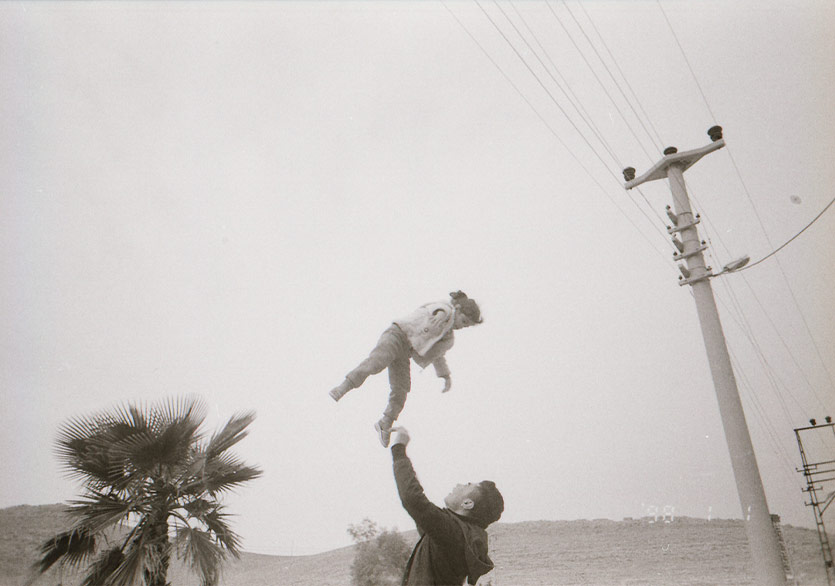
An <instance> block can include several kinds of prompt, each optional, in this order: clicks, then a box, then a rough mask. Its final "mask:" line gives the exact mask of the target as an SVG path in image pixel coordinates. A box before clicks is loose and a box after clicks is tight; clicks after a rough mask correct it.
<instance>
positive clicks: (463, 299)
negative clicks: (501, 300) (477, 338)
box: [449, 290, 482, 324]
mask: <svg viewBox="0 0 835 586" xmlns="http://www.w3.org/2000/svg"><path fill="white" fill-rule="evenodd" d="M449 296H450V298H452V304H453V305H457V306H458V308H459V309H460V310H461V313H463V314H464V315H466V316H467V317H468V318H470V319H471V320H472V321H473V322H474V323H477V324H480V323H481V322H482V319H481V309H479V307H478V303H476V302H475V300H473V299H470V298H469V297H467V294H466V293H464V292H463V291H460V290H459V291H453V292H452V293H450V294H449Z"/></svg>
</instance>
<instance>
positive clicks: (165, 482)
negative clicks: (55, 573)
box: [35, 398, 261, 586]
mask: <svg viewBox="0 0 835 586" xmlns="http://www.w3.org/2000/svg"><path fill="white" fill-rule="evenodd" d="M254 418H255V414H254V413H243V414H237V415H234V416H233V417H232V418H231V419H229V421H228V422H227V423H226V425H224V426H223V428H222V429H220V431H218V432H217V433H215V434H213V435H212V436H211V437H208V438H207V437H206V436H205V435H204V434H203V433H202V432H201V431H200V427H201V425H202V424H203V422H204V420H205V408H204V405H203V403H202V402H201V401H200V400H199V399H196V398H180V399H173V400H166V401H163V402H161V403H159V404H156V405H153V406H151V407H150V408H148V407H147V406H145V407H138V406H136V405H133V404H128V405H122V406H119V407H117V408H116V409H114V410H113V411H109V412H100V413H96V414H93V415H91V416H87V417H77V418H73V419H70V420H69V421H67V422H66V423H65V424H63V425H62V426H61V427H60V429H59V433H58V439H57V453H58V456H59V458H60V459H61V460H62V462H63V464H64V465H65V466H66V468H67V469H68V471H69V472H70V475H71V476H74V477H77V478H79V479H80V480H81V481H82V483H83V493H82V495H81V498H80V500H74V501H70V502H69V504H70V506H69V508H68V512H69V514H70V515H71V517H72V518H73V519H74V523H73V524H72V526H71V527H70V528H69V529H68V530H67V531H64V532H63V533H60V534H58V535H56V536H55V537H54V538H52V539H50V540H49V541H47V542H46V543H44V544H43V545H42V547H41V559H40V560H39V561H38V562H37V563H36V564H35V570H36V572H39V573H44V572H46V571H47V570H48V569H49V568H50V567H51V566H52V565H53V564H54V563H55V562H57V561H60V562H61V564H62V565H63V564H67V565H69V566H71V567H81V566H82V565H84V566H85V572H86V573H85V577H84V582H83V585H84V586H111V585H112V586H127V585H130V584H144V585H145V586H167V585H166V576H167V573H168V565H169V561H170V557H171V555H172V554H176V555H177V556H178V557H180V558H183V559H185V561H186V563H187V564H188V565H189V566H190V567H191V569H192V571H194V572H196V573H198V574H199V575H200V577H201V581H202V584H204V585H205V586H212V585H214V584H216V583H217V579H218V575H219V570H220V566H221V562H222V561H223V560H224V559H226V557H227V554H231V555H232V556H234V557H236V558H237V557H239V549H238V546H239V538H238V536H237V535H236V534H235V533H234V532H233V531H232V530H231V529H230V527H229V524H228V522H227V521H228V516H229V515H228V514H227V513H225V512H224V507H223V506H222V505H221V503H220V500H219V499H220V497H221V496H222V495H223V494H224V493H225V492H227V491H229V490H231V489H234V488H236V487H238V486H240V485H241V484H243V483H245V482H248V481H250V480H253V479H255V478H257V477H259V476H260V475H261V470H259V469H258V468H255V467H253V466H248V465H246V464H244V463H243V462H242V461H241V460H239V459H238V458H237V457H236V456H234V455H232V454H230V453H228V452H227V450H228V449H229V448H230V447H232V446H233V445H234V444H236V443H237V442H239V441H240V440H242V439H243V438H244V437H246V435H247V433H248V432H247V431H246V428H247V427H248V426H249V424H250V423H252V421H253V420H254ZM120 528H121V529H120Z"/></svg>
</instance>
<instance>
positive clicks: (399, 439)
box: [391, 427, 411, 448]
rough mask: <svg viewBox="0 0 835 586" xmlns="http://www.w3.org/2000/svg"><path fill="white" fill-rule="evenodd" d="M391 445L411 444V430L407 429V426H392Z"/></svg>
mask: <svg viewBox="0 0 835 586" xmlns="http://www.w3.org/2000/svg"><path fill="white" fill-rule="evenodd" d="M391 434H392V435H391V445H392V446H396V445H397V444H403V447H404V448H405V447H406V446H407V445H409V440H410V439H411V438H410V437H409V432H408V431H407V430H406V428H405V427H392V428H391Z"/></svg>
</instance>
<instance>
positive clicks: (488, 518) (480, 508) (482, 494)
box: [470, 480, 504, 527]
mask: <svg viewBox="0 0 835 586" xmlns="http://www.w3.org/2000/svg"><path fill="white" fill-rule="evenodd" d="M503 512H504V499H503V498H502V493H500V492H499V489H498V488H496V483H495V482H493V481H492V480H482V481H481V482H479V483H478V499H477V500H476V501H475V503H474V505H473V508H472V510H471V511H470V517H472V518H473V519H475V520H476V521H478V522H479V523H481V524H483V525H484V526H485V527H487V526H488V525H489V524H490V523H495V522H496V521H498V520H499V518H500V517H501V516H502V513H503Z"/></svg>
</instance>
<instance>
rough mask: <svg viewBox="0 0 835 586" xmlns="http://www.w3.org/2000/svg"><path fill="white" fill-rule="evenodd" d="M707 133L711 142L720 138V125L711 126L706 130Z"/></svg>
mask: <svg viewBox="0 0 835 586" xmlns="http://www.w3.org/2000/svg"><path fill="white" fill-rule="evenodd" d="M707 135H708V136H709V137H710V140H711V141H712V142H716V141H717V140H721V139H722V127H721V126H711V127H710V128H708V130H707Z"/></svg>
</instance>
